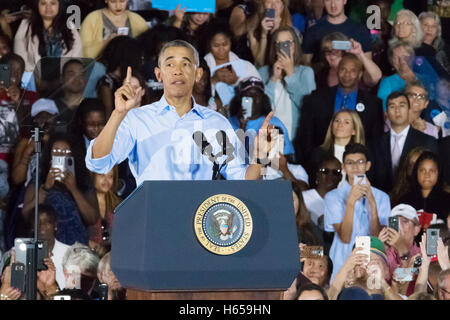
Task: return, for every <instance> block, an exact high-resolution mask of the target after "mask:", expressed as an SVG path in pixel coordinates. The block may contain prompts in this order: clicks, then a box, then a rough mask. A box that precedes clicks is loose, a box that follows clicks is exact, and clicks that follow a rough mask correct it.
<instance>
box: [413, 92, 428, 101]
mask: <svg viewBox="0 0 450 320" xmlns="http://www.w3.org/2000/svg"><path fill="white" fill-rule="evenodd" d="M408 97H409V98H411V99H416V100H427V99H428V95H427V94H421V93H408Z"/></svg>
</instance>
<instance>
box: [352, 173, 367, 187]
mask: <svg viewBox="0 0 450 320" xmlns="http://www.w3.org/2000/svg"><path fill="white" fill-rule="evenodd" d="M360 181H362V184H365V183H366V175H365V174H358V175H356V176H355V177H354V178H353V185H356V184H358V183H359V182H360Z"/></svg>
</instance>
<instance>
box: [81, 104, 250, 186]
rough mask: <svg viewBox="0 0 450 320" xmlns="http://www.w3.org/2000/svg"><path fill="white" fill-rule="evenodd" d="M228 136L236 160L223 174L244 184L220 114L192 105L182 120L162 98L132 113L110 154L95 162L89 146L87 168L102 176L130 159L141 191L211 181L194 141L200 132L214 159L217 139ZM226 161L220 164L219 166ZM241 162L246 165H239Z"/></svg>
mask: <svg viewBox="0 0 450 320" xmlns="http://www.w3.org/2000/svg"><path fill="white" fill-rule="evenodd" d="M219 130H223V131H225V132H226V134H227V136H228V137H229V140H230V143H231V144H232V145H233V147H234V152H233V155H234V159H233V160H232V161H230V162H229V163H228V164H227V165H226V166H225V167H224V168H223V169H222V170H221V173H222V175H223V176H224V177H225V178H226V179H227V180H243V179H245V172H246V170H247V167H248V165H247V164H245V158H246V157H245V149H244V148H243V145H242V144H241V143H240V140H239V139H238V137H237V136H236V133H235V132H234V130H233V128H232V127H231V125H230V123H229V121H228V120H227V119H226V118H225V117H223V116H222V115H221V114H219V113H217V112H215V111H213V110H211V109H208V108H206V107H202V106H200V105H198V104H197V103H195V101H194V106H193V108H192V109H191V110H190V111H189V112H188V113H186V114H184V115H183V116H182V117H180V116H179V115H178V113H177V111H176V110H175V107H174V106H170V105H169V104H168V103H167V101H166V99H165V97H164V96H163V97H162V98H161V100H159V101H158V102H155V103H153V104H150V105H145V106H142V107H140V108H136V109H132V110H130V111H129V112H128V113H127V115H126V116H125V118H124V119H123V120H122V122H121V124H120V126H119V128H118V129H117V133H116V136H115V139H114V144H113V148H112V151H111V153H110V154H108V155H106V156H105V157H102V158H98V159H93V158H92V146H93V144H94V141H95V140H92V141H91V143H90V144H89V148H88V150H87V153H86V166H87V168H88V169H89V170H91V171H93V172H97V173H101V174H105V173H107V172H109V171H110V170H111V169H112V168H113V166H114V165H115V164H117V163H120V162H122V161H123V160H125V159H126V158H128V159H129V162H128V163H129V166H130V170H131V172H132V174H133V176H134V177H135V179H136V185H137V186H139V185H140V184H141V183H142V182H144V181H145V180H211V178H212V172H213V169H212V168H213V163H212V162H211V161H209V159H208V158H207V157H206V156H203V155H202V154H201V150H200V148H199V147H198V146H197V145H196V144H195V142H194V140H193V138H192V135H193V133H194V132H196V131H202V132H203V133H204V135H205V136H206V138H207V140H208V141H209V142H210V143H211V145H212V146H213V153H214V155H217V154H218V153H219V152H221V151H222V147H221V145H220V144H219V142H218V141H217V138H216V133H217V132H218V131H219ZM225 159H226V156H222V157H220V158H219V163H222V162H223V161H225ZM242 159H244V160H242Z"/></svg>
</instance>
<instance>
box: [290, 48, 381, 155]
mask: <svg viewBox="0 0 450 320" xmlns="http://www.w3.org/2000/svg"><path fill="white" fill-rule="evenodd" d="M362 76H363V64H362V62H361V61H360V60H359V59H358V58H357V57H356V56H355V55H354V54H351V53H346V54H344V56H343V57H342V59H341V62H340V63H339V66H338V79H339V85H338V86H335V87H331V88H325V89H319V90H316V91H314V92H313V93H312V94H311V95H309V96H306V97H305V99H304V100H303V107H302V110H301V117H300V124H299V126H298V130H297V136H296V138H295V140H294V148H295V151H296V158H297V159H299V160H300V162H302V163H303V164H305V162H307V157H308V156H309V155H310V153H311V151H312V150H313V149H314V148H315V147H318V146H320V145H321V144H322V143H323V141H324V139H325V135H326V133H327V129H328V126H329V124H330V121H331V119H332V117H333V114H334V113H335V112H336V111H338V110H339V109H342V108H347V109H351V110H355V111H356V112H357V113H358V115H359V116H360V118H361V121H362V124H363V127H364V131H365V135H366V141H367V142H370V141H371V140H374V139H375V138H376V137H378V136H379V135H380V134H381V133H382V128H383V115H382V109H381V100H380V99H378V98H377V97H375V96H374V95H371V94H369V93H367V92H365V91H363V90H361V89H360V88H359V82H360V80H361V77H362Z"/></svg>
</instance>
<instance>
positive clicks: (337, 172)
mask: <svg viewBox="0 0 450 320" xmlns="http://www.w3.org/2000/svg"><path fill="white" fill-rule="evenodd" d="M319 172H320V173H321V174H324V175H329V174H333V175H334V176H336V177H338V176H340V175H342V174H341V169H327V168H320V169H319Z"/></svg>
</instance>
